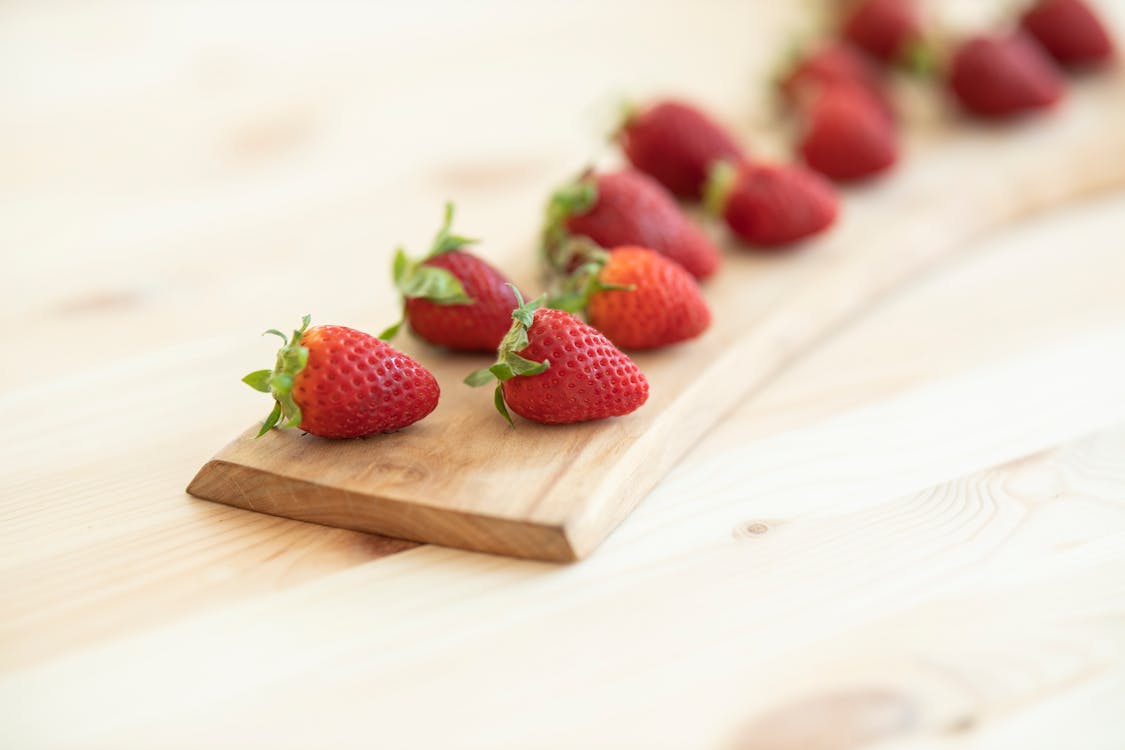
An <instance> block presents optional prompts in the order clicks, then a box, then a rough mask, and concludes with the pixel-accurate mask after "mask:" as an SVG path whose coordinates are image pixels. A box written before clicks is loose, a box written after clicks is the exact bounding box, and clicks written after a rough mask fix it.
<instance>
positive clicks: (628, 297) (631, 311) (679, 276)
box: [551, 247, 711, 349]
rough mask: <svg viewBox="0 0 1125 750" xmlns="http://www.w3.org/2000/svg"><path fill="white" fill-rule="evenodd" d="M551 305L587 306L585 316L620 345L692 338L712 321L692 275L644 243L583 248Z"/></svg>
mask: <svg viewBox="0 0 1125 750" xmlns="http://www.w3.org/2000/svg"><path fill="white" fill-rule="evenodd" d="M584 257H585V258H586V262H585V263H584V264H583V265H582V266H581V267H580V268H579V269H578V271H577V272H575V274H574V276H573V277H572V278H571V279H569V280H568V283H567V285H566V289H565V292H564V294H563V295H561V296H560V297H558V298H556V299H553V300H552V301H551V306H552V307H561V308H563V309H565V310H567V311H569V312H578V311H579V310H585V311H586V319H587V320H588V321H589V322H590V325H592V326H594V328H597V329H598V330H599V331H601V332H602V333H603V334H605V336H606V338H608V339H609V340H610V341H612V342H613V343H614V344H616V345H617V346H619V347H621V348H622V349H657V348H659V347H662V346H668V345H670V344H676V343H679V342H681V341H687V340H688V339H693V338H695V337H696V336H699V335H700V334H702V333H703V332H704V331H705V330H707V327H708V326H710V325H711V310H710V308H708V306H707V301H706V300H705V299H704V298H703V293H702V291H700V289H699V284H698V283H697V282H696V280H695V279H694V278H693V277H692V275H691V274H689V273H688V272H687V271H685V270H684V269H683V268H682V267H681V266H680V265H679V264H677V263H673V262H672V261H670V260H668V259H667V258H665V257H664V256H663V255H660V254H659V253H656V252H653V251H652V250H649V249H648V248H644V247H618V248H614V249H613V250H609V251H605V250H600V249H599V250H596V251H593V252H586V253H585V254H584Z"/></svg>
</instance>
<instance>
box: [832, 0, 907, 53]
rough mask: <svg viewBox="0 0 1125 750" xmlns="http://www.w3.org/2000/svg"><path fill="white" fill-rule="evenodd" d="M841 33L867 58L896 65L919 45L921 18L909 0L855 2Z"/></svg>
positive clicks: (866, 0) (865, 0) (861, 0)
mask: <svg viewBox="0 0 1125 750" xmlns="http://www.w3.org/2000/svg"><path fill="white" fill-rule="evenodd" d="M842 31H843V36H844V38H845V39H847V40H848V41H850V42H851V43H852V44H854V45H856V46H857V47H859V48H860V49H863V50H864V51H866V52H867V53H868V54H870V55H871V56H873V57H875V58H877V59H879V60H882V61H883V62H886V63H896V62H901V61H904V60H905V59H906V58H907V57H908V56H909V55H910V54H911V53H912V47H915V46H918V45H920V44H921V40H922V19H921V16H920V15H919V13H918V7H917V4H916V3H915V2H913V1H912V0H859V1H858V2H855V3H853V7H852V8H851V10H850V12H849V13H848V14H847V15H846V16H845V18H844V23H843V29H842Z"/></svg>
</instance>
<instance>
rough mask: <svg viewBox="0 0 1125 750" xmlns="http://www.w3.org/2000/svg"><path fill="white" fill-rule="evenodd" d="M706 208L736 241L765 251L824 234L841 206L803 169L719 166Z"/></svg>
mask: <svg viewBox="0 0 1125 750" xmlns="http://www.w3.org/2000/svg"><path fill="white" fill-rule="evenodd" d="M707 209H708V212H709V213H711V214H712V215H715V216H721V217H722V218H723V220H724V221H725V222H726V224H727V226H728V227H729V228H730V230H731V232H733V233H734V234H735V235H736V236H738V237H739V238H740V239H742V240H743V241H745V242H747V243H749V244H751V245H756V246H758V247H763V248H765V247H779V246H783V245H789V244H792V243H794V242H797V241H798V240H802V239H805V238H806V237H810V236H812V235H814V234H817V233H819V232H823V231H824V230H825V229H827V228H828V227H830V226H831V225H832V224H833V222H835V221H836V216H837V214H838V212H839V204H838V201H837V199H836V193H835V191H834V190H833V188H832V185H831V184H830V183H828V182H826V181H825V180H824V178H823V177H821V176H820V175H818V174H816V173H814V172H810V171H809V170H807V169H804V168H802V167H798V166H782V165H764V164H755V165H752V166H743V167H741V168H739V167H735V166H733V165H730V164H720V165H719V166H718V167H716V168H715V169H714V170H712V175H711V178H710V181H709V183H708V186H707Z"/></svg>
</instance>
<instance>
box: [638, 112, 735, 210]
mask: <svg viewBox="0 0 1125 750" xmlns="http://www.w3.org/2000/svg"><path fill="white" fill-rule="evenodd" d="M617 137H618V139H619V140H620V142H621V148H622V150H624V152H625V156H626V157H628V159H629V161H630V163H632V165H633V166H634V167H635V168H636V169H638V170H640V171H641V172H644V173H645V174H647V175H648V176H649V177H652V178H653V179H655V180H656V181H657V182H659V183H660V184H662V185H663V186H664V187H666V188H668V190H669V191H671V192H672V193H673V194H675V195H676V196H678V197H680V198H684V199H688V200H699V199H700V198H701V197H702V195H703V186H704V184H705V183H706V182H707V173H708V171H709V170H710V168H711V166H712V165H713V164H714V163H715V162H718V161H722V160H724V159H725V160H727V161H732V162H736V163H737V162H743V161H745V160H746V157H745V155H744V153H743V151H742V147H741V146H739V145H738V141H736V140H735V138H734V137H733V136H732V135H731V134H730V133H729V132H727V131H726V129H724V128H723V127H722V126H721V125H719V124H718V123H716V122H715V121H714V120H712V119H711V118H710V117H708V116H707V115H706V114H704V113H703V112H702V111H701V110H700V109H699V108H697V107H694V106H692V105H690V104H687V103H685V102H678V101H662V102H656V103H655V104H652V105H649V106H648V107H645V108H643V109H640V110H635V111H632V112H630V113H629V114H628V115H627V116H626V118H625V122H624V123H623V124H622V125H621V128H620V130H619V131H618V134H617Z"/></svg>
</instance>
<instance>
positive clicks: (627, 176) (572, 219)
mask: <svg viewBox="0 0 1125 750" xmlns="http://www.w3.org/2000/svg"><path fill="white" fill-rule="evenodd" d="M573 237H585V238H587V239H589V240H590V241H591V242H594V243H595V244H598V245H601V246H602V247H618V246H621V245H639V246H641V247H647V248H649V249H650V250H654V251H656V252H658V253H660V254H661V255H664V256H666V257H668V258H670V259H671V260H673V261H675V262H677V263H679V264H680V265H681V266H683V267H684V268H685V269H686V270H687V272H688V273H690V274H691V275H692V276H694V277H696V278H697V279H704V278H707V277H709V276H711V275H712V274H714V273H715V271H716V270H718V268H719V262H720V254H719V249H718V248H717V247H716V246H715V244H714V243H713V242H711V240H710V239H709V238H708V237H707V235H706V234H705V233H704V232H703V230H702V229H700V228H699V227H698V226H697V225H696V224H695V223H694V222H692V220H691V219H689V218H688V216H687V215H686V214H685V213H684V212H683V209H681V208H680V206H679V204H678V203H676V199H675V198H674V197H673V196H672V194H671V193H669V192H668V191H667V190H666V189H665V188H664V186H663V185H661V184H660V183H659V182H657V181H656V180H654V179H652V178H651V177H649V176H648V175H646V174H643V173H641V172H638V171H636V170H632V169H622V170H619V171H616V172H604V173H595V172H592V171H586V172H584V173H583V174H581V175H579V176H578V178H577V179H575V180H573V181H572V182H570V183H568V184H566V185H564V186H563V187H561V188H560V189H559V190H557V191H556V192H555V193H554V195H553V196H552V197H551V200H550V202H549V203H548V205H547V215H546V222H545V225H544V229H543V250H544V259H545V260H546V262H547V263H548V265H549V266H550V267H551V268H552V269H554V270H555V271H558V272H563V273H566V272H569V271H573V270H574V266H575V262H574V259H573V258H572V257H571V256H570V255H569V253H568V252H567V247H568V245H569V240H570V239H571V238H573Z"/></svg>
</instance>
